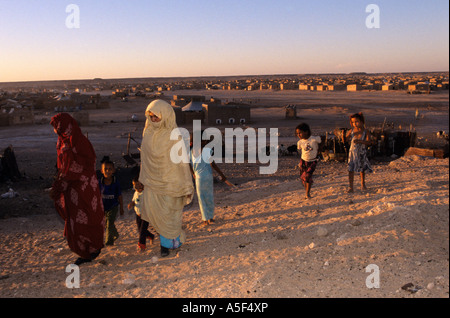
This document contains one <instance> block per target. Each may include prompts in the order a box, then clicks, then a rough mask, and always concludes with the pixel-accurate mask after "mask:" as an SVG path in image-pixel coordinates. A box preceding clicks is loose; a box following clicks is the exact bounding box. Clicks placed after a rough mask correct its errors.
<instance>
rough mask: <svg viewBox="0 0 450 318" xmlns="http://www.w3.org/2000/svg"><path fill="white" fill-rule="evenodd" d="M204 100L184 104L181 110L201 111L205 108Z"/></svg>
mask: <svg viewBox="0 0 450 318" xmlns="http://www.w3.org/2000/svg"><path fill="white" fill-rule="evenodd" d="M202 104H203V103H202V102H194V101H192V102H190V103H189V104H187V105H186V106H184V107H183V108H182V109H181V110H182V111H184V112H201V111H202V110H203V106H202Z"/></svg>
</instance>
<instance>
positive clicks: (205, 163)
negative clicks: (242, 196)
mask: <svg viewBox="0 0 450 318" xmlns="http://www.w3.org/2000/svg"><path fill="white" fill-rule="evenodd" d="M201 134H202V135H203V131H202V132H201ZM206 143H207V141H205V140H202V142H201V147H199V149H194V147H193V136H192V134H191V142H190V146H191V158H190V160H191V164H190V169H191V173H192V176H193V177H194V179H195V187H196V191H197V197H198V202H199V206H200V212H201V214H202V221H203V223H202V225H204V226H206V225H209V224H212V223H214V179H213V171H212V169H213V168H214V170H216V172H217V173H218V174H219V175H220V178H221V180H222V181H223V182H226V183H227V184H228V185H230V186H232V185H231V184H230V183H229V182H228V181H227V178H226V177H225V175H224V174H223V172H222V171H221V170H220V169H219V167H218V166H217V164H216V163H215V162H214V161H213V160H212V158H211V156H212V149H210V148H208V147H205V145H206Z"/></svg>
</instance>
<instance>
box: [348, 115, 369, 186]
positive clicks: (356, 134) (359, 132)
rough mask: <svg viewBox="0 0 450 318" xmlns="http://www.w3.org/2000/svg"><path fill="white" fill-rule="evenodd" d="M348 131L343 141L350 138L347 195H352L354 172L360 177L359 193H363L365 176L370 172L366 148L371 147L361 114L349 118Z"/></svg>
mask: <svg viewBox="0 0 450 318" xmlns="http://www.w3.org/2000/svg"><path fill="white" fill-rule="evenodd" d="M350 126H351V127H352V129H350V130H349V131H348V132H347V133H346V134H345V136H343V137H344V138H343V139H344V140H343V142H345V139H348V138H351V141H350V142H351V144H350V150H349V154H348V181H349V189H348V190H347V192H348V193H353V179H354V175H355V172H359V173H360V175H361V191H365V190H366V189H367V188H366V183H365V174H366V172H372V167H371V165H370V162H369V159H368V158H367V146H370V145H372V141H371V137H370V133H369V132H368V131H367V130H366V128H365V121H364V116H363V114H362V113H357V114H354V115H352V116H350Z"/></svg>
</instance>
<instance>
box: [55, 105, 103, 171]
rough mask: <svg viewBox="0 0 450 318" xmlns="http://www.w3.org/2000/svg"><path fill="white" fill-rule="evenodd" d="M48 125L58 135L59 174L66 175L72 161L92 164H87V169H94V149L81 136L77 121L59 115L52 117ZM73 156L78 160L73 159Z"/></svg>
mask: <svg viewBox="0 0 450 318" xmlns="http://www.w3.org/2000/svg"><path fill="white" fill-rule="evenodd" d="M50 125H52V126H53V128H54V129H55V130H56V133H57V134H58V142H57V144H56V150H57V152H58V158H57V167H58V169H59V170H60V172H61V173H63V174H65V173H67V170H68V169H69V167H71V165H72V164H73V162H74V161H85V162H89V163H92V162H93V163H94V164H93V166H92V164H89V168H94V169H95V159H96V156H95V151H94V148H93V147H92V144H91V143H90V141H89V140H88V139H87V138H86V137H85V136H84V135H83V133H82V132H81V129H80V127H79V126H78V123H77V121H76V120H75V119H74V118H73V117H72V116H70V115H69V114H67V113H59V114H57V115H55V116H53V117H52V119H51V121H50ZM75 156H77V157H79V158H75ZM81 158H83V159H81ZM90 166H92V167H90Z"/></svg>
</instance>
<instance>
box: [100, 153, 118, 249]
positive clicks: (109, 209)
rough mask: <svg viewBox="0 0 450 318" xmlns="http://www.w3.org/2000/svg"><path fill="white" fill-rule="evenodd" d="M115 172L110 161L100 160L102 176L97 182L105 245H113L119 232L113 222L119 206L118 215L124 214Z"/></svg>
mask: <svg viewBox="0 0 450 318" xmlns="http://www.w3.org/2000/svg"><path fill="white" fill-rule="evenodd" d="M115 172H116V169H115V167H114V163H113V162H112V161H109V159H106V160H104V161H103V162H102V174H103V177H102V178H101V179H100V182H99V183H100V191H101V194H102V200H103V207H104V209H105V217H106V229H105V234H106V242H105V245H114V241H115V240H117V239H118V238H119V232H117V228H116V226H115V224H114V222H115V221H116V217H117V212H118V210H119V208H120V215H123V214H124V211H123V198H122V190H121V188H120V184H119V182H118V181H117V180H116V177H115V176H114V173H115Z"/></svg>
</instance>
